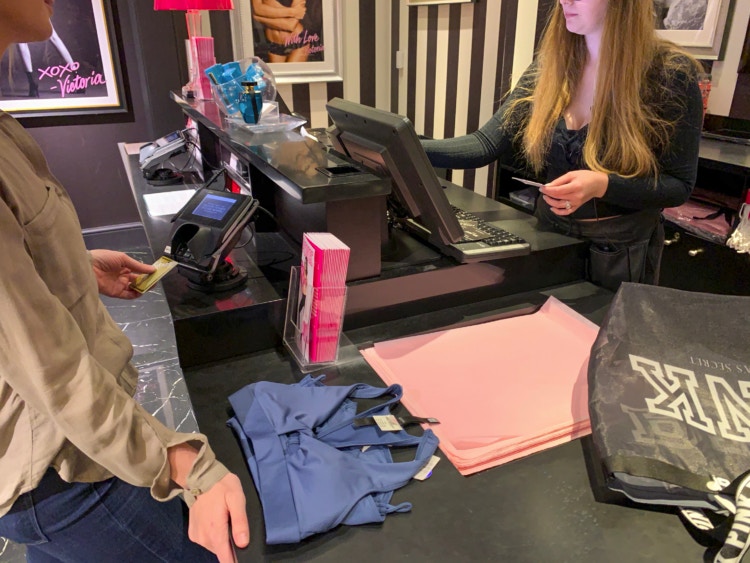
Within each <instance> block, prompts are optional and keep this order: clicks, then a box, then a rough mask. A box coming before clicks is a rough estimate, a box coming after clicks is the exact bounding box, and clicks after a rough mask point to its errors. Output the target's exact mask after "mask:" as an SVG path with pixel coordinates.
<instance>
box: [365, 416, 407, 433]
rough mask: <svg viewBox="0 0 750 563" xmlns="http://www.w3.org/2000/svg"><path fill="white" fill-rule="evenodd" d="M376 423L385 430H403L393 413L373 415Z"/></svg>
mask: <svg viewBox="0 0 750 563" xmlns="http://www.w3.org/2000/svg"><path fill="white" fill-rule="evenodd" d="M372 418H373V420H374V421H375V424H377V425H378V428H380V429H381V430H382V431H383V432H398V431H399V430H402V428H401V425H400V424H399V423H398V420H396V417H395V416H393V415H392V414H386V415H383V416H373V417H372Z"/></svg>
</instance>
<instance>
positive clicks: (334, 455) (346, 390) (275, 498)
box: [228, 375, 438, 544]
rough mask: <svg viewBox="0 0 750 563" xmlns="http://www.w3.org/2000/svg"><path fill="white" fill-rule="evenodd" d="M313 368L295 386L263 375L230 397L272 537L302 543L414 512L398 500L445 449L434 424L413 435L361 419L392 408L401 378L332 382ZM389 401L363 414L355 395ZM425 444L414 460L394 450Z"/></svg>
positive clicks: (274, 540) (233, 425)
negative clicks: (396, 494) (394, 500)
mask: <svg viewBox="0 0 750 563" xmlns="http://www.w3.org/2000/svg"><path fill="white" fill-rule="evenodd" d="M322 379H323V376H321V377H318V378H315V379H314V378H312V377H310V376H309V375H308V376H306V377H305V379H303V380H302V381H300V382H299V383H297V384H293V385H283V384H279V383H271V382H268V381H261V382H258V383H253V384H251V385H248V386H246V387H244V388H242V389H240V390H239V391H237V392H236V393H234V394H233V395H231V396H230V397H229V402H230V403H231V405H232V408H233V409H234V416H233V417H232V418H230V419H229V421H228V425H229V426H230V427H231V428H232V430H234V432H235V434H236V436H237V438H238V440H239V442H240V445H241V447H242V450H243V452H244V454H245V458H246V459H247V463H248V466H249V468H250V473H251V474H252V476H253V481H254V482H255V487H256V488H257V490H258V494H259V496H260V500H261V504H262V506H263V516H264V519H265V525H266V543H269V544H279V543H295V542H299V541H300V540H302V539H303V538H306V537H308V536H310V535H312V534H317V533H320V532H325V531H327V530H330V529H332V528H334V527H336V526H338V525H339V524H347V525H357V524H366V523H373V522H383V521H384V520H385V517H386V515H387V514H390V513H393V512H408V511H409V510H411V504H409V503H402V504H399V505H392V504H390V500H391V497H392V496H393V491H395V490H396V489H398V488H400V487H403V486H404V485H406V484H407V483H408V482H409V481H410V480H411V478H412V477H413V476H414V475H415V474H416V473H417V472H418V471H419V470H420V469H421V468H422V467H424V466H425V464H426V463H427V462H428V461H429V460H430V458H431V457H432V454H433V453H434V452H435V450H436V449H437V446H438V438H437V436H435V434H433V432H432V431H431V430H425V431H424V433H423V434H422V436H413V435H411V434H409V433H408V432H406V431H404V430H399V431H397V432H384V431H382V430H380V429H379V428H378V426H377V425H355V424H354V422H355V420H359V419H364V418H367V417H371V416H377V415H387V414H390V408H391V406H392V405H394V404H396V403H398V401H400V399H401V397H402V395H403V390H402V388H401V386H400V385H391V386H390V387H387V388H378V387H372V386H370V385H365V384H356V385H351V386H326V385H324V384H323V383H322V382H321V380H322ZM384 395H390V396H391V398H390V399H388V400H387V401H386V402H384V403H381V404H379V405H377V406H375V407H372V408H370V409H368V410H365V411H363V412H361V413H359V414H357V412H356V411H357V404H356V402H355V401H354V400H353V399H376V398H379V397H383V396H384ZM405 446H417V451H416V455H415V459H414V460H413V461H407V462H399V463H394V462H393V458H392V457H391V450H390V448H391V447H405Z"/></svg>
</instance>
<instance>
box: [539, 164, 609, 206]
mask: <svg viewBox="0 0 750 563" xmlns="http://www.w3.org/2000/svg"><path fill="white" fill-rule="evenodd" d="M608 186H609V177H608V176H607V175H606V174H605V173H604V172H594V171H592V170H573V171H572V172H568V173H566V174H563V175H562V176H560V177H559V178H555V179H554V180H553V181H551V182H550V183H549V184H546V185H544V186H543V187H542V188H540V191H541V192H542V194H543V197H544V201H546V202H547V203H548V204H549V206H550V207H551V208H552V212H553V213H555V214H556V215H570V214H571V213H573V212H575V211H576V210H577V209H578V208H579V207H581V206H582V205H583V204H584V203H586V202H587V201H589V200H590V199H593V198H595V197H603V196H604V194H605V193H606V192H607V187H608Z"/></svg>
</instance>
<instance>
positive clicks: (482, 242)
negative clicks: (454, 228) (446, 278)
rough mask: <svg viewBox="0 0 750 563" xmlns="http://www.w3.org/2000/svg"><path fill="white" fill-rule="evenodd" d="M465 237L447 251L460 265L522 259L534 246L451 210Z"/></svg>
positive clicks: (469, 215)
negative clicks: (501, 259) (498, 259)
mask: <svg viewBox="0 0 750 563" xmlns="http://www.w3.org/2000/svg"><path fill="white" fill-rule="evenodd" d="M451 208H452V209H453V213H454V214H455V215H456V218H457V219H458V222H459V223H460V224H461V228H462V229H463V230H464V236H463V237H462V238H461V240H459V241H458V242H455V243H453V244H452V245H449V246H448V247H447V249H446V250H448V253H449V254H451V255H452V256H454V258H456V259H457V260H459V261H460V262H480V261H484V260H494V259H497V258H510V257H512V256H523V255H525V254H529V253H530V252H531V245H530V244H529V243H528V242H526V241H525V240H524V239H522V238H521V237H519V236H518V235H516V234H513V233H511V232H509V231H506V230H505V229H503V228H501V227H497V226H495V225H491V224H490V223H487V222H486V221H483V220H482V219H480V218H479V217H478V216H476V215H474V214H473V213H471V212H469V211H464V210H463V209H460V208H458V207H455V206H451Z"/></svg>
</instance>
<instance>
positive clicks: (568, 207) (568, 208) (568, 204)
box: [565, 199, 573, 211]
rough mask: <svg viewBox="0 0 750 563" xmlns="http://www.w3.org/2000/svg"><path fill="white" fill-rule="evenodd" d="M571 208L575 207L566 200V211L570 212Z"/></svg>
mask: <svg viewBox="0 0 750 563" xmlns="http://www.w3.org/2000/svg"><path fill="white" fill-rule="evenodd" d="M571 207H573V206H572V205H570V201H568V200H567V199H566V200H565V209H566V210H568V211H570V208H571Z"/></svg>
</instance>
